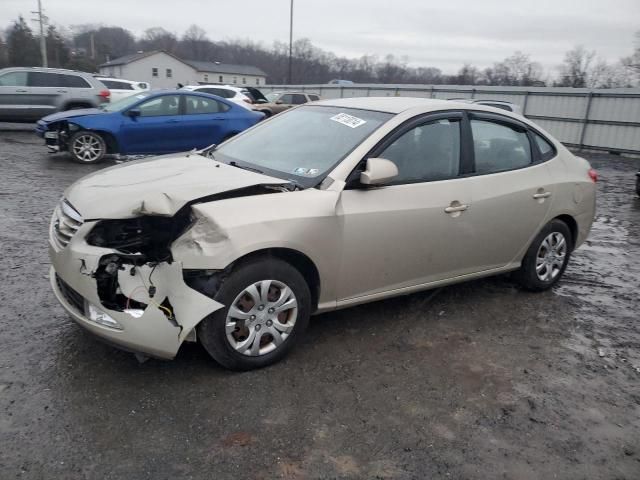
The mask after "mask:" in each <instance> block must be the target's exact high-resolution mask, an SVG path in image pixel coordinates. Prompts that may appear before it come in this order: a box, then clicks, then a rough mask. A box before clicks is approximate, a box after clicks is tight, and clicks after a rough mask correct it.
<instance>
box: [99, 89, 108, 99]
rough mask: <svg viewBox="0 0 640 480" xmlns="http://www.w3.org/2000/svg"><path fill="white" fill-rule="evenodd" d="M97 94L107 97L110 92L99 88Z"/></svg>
mask: <svg viewBox="0 0 640 480" xmlns="http://www.w3.org/2000/svg"><path fill="white" fill-rule="evenodd" d="M98 96H99V97H102V98H109V97H110V96H111V92H110V91H109V90H101V91H100V93H99V94H98Z"/></svg>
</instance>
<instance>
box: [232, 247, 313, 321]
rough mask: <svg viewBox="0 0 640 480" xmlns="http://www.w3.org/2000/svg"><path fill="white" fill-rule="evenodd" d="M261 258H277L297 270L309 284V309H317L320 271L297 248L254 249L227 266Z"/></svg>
mask: <svg viewBox="0 0 640 480" xmlns="http://www.w3.org/2000/svg"><path fill="white" fill-rule="evenodd" d="M261 258H277V259H279V260H282V261H284V262H287V263H288V264H289V265H291V266H292V267H293V268H295V269H296V270H298V271H299V272H300V274H301V275H302V276H303V277H304V279H305V281H306V282H307V285H309V291H310V292H311V307H312V308H311V310H312V311H315V310H316V309H317V307H318V302H319V299H320V272H319V271H318V267H316V264H315V263H314V262H313V260H311V259H310V258H309V257H308V256H307V255H305V254H304V253H302V252H301V251H299V250H294V249H292V248H284V247H270V248H264V249H261V250H255V251H253V252H250V253H247V254H245V255H243V256H241V257H239V258H237V259H236V260H234V261H233V263H232V264H231V265H230V266H229V267H227V268H228V269H233V267H234V266H235V265H237V264H239V263H244V262H247V261H251V260H256V259H261Z"/></svg>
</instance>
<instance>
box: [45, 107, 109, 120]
mask: <svg viewBox="0 0 640 480" xmlns="http://www.w3.org/2000/svg"><path fill="white" fill-rule="evenodd" d="M101 114H108V112H105V111H104V110H100V109H99V108H79V109H77V110H66V111H64V112H58V113H52V114H51V115H47V116H46V117H43V118H42V121H43V122H46V123H51V122H59V121H60V120H69V119H70V118H74V117H85V116H87V115H101Z"/></svg>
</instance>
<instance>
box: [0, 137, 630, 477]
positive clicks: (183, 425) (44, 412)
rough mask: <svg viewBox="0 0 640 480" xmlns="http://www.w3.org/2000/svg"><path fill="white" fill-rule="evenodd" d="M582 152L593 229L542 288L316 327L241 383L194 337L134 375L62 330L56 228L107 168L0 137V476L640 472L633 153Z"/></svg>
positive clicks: (444, 294)
mask: <svg viewBox="0 0 640 480" xmlns="http://www.w3.org/2000/svg"><path fill="white" fill-rule="evenodd" d="M585 156H586V155H585ZM588 157H589V158H590V160H591V162H592V163H593V165H594V166H595V167H596V168H597V169H598V170H599V172H600V176H601V180H600V182H599V183H598V188H599V201H598V216H597V221H596V223H595V225H594V227H593V231H592V233H591V236H590V239H589V241H588V242H587V244H586V245H584V246H583V247H582V248H581V249H580V250H578V251H577V252H576V253H575V256H574V258H573V261H572V263H571V265H570V266H569V269H568V270H567V273H566V275H565V278H564V280H563V281H562V282H561V284H560V285H559V286H558V287H557V288H555V289H554V290H553V291H551V292H547V293H543V294H531V293H526V292H522V291H519V290H518V289H516V288H515V286H514V285H513V284H512V283H511V282H510V281H509V279H508V278H494V279H490V280H484V281H476V282H473V283H469V284H465V285H459V286H454V287H450V288H444V289H441V290H439V291H437V292H435V293H434V292H426V293H421V294H416V295H412V296H408V297H403V298H398V299H394V300H389V301H383V302H378V303H375V304H371V305H367V306H362V307H357V308H352V309H349V310H344V311H340V312H337V313H331V314H326V315H322V316H319V317H315V318H314V319H312V322H311V327H310V329H309V331H308V335H307V337H306V341H305V342H304V344H303V345H302V346H301V348H298V349H297V350H295V351H294V352H293V354H292V355H291V356H289V357H288V358H287V359H286V360H285V361H284V362H282V363H280V364H278V365H275V366H273V367H271V368H268V369H265V370H261V371H255V372H250V373H243V374H237V373H230V372H228V371H226V370H223V369H222V368H219V367H218V366H217V365H216V364H215V363H214V362H213V361H212V360H210V359H209V357H208V356H207V355H206V354H205V352H204V350H203V349H202V348H201V347H200V346H198V345H186V346H184V347H183V348H182V350H181V352H180V354H179V356H178V357H177V359H176V360H175V361H172V362H162V361H155V360H150V361H148V362H146V363H144V364H138V362H137V361H136V360H135V358H134V357H133V356H132V355H131V354H127V353H123V352H120V351H118V350H114V349H113V348H111V347H109V346H106V345H103V344H102V343H99V342H98V341H97V340H95V339H94V338H92V337H91V336H89V335H88V334H86V333H85V332H84V331H83V330H81V329H80V328H79V327H77V326H76V325H75V324H73V323H72V322H71V321H70V319H69V318H67V316H66V315H65V313H64V312H63V310H62V308H61V307H59V306H58V305H57V303H56V301H55V300H54V297H53V294H52V293H51V292H50V289H49V284H48V281H47V279H46V274H47V271H48V257H47V230H48V223H49V216H50V213H51V211H52V209H53V207H54V205H55V203H56V202H57V201H58V200H59V198H60V196H61V193H62V191H63V189H64V188H65V187H66V186H67V185H68V184H69V183H71V182H73V181H74V180H75V179H77V178H79V177H81V176H83V175H85V174H87V173H89V172H91V171H93V170H96V169H98V168H104V167H106V166H108V165H110V163H109V162H107V163H104V164H102V165H100V166H97V167H88V166H83V165H77V164H74V163H71V162H70V161H69V160H68V158H66V157H65V156H64V155H57V156H50V155H48V154H46V153H45V149H44V147H43V146H42V145H41V142H40V141H39V140H38V139H37V138H36V137H35V136H33V135H32V134H31V133H30V132H28V131H20V127H14V128H13V129H12V130H9V131H8V130H6V129H5V131H2V132H0V178H1V179H2V180H1V183H0V244H1V246H2V249H1V252H2V257H1V258H0V269H1V270H2V284H1V287H0V329H1V332H2V333H1V334H0V478H2V479H13V478H29V479H52V478H64V479H67V480H71V479H97V478H99V479H158V480H159V479H177V478H180V479H191V478H194V479H212V478H215V479H223V478H225V479H226V478H235V479H273V478H287V479H330V478H340V479H342V478H345V479H352V478H354V479H355V478H358V479H360V478H377V479H428V478H453V479H497V478H506V479H542V478H544V479H550V478H559V479H589V480H595V479H629V480H631V479H638V478H640V300H639V298H638V291H639V287H640V240H639V233H640V200H639V199H638V198H636V197H635V194H634V192H633V182H634V181H635V177H634V175H633V173H634V171H635V170H637V169H638V168H639V167H640V161H639V160H637V159H628V158H621V157H616V156H609V155H588ZM105 201H108V197H105Z"/></svg>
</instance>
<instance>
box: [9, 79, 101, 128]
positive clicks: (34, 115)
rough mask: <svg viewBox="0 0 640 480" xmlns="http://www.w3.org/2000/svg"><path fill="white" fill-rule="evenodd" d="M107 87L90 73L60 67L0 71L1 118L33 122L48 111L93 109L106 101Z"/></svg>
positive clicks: (48, 112)
mask: <svg viewBox="0 0 640 480" xmlns="http://www.w3.org/2000/svg"><path fill="white" fill-rule="evenodd" d="M109 95H110V93H109V90H108V89H107V88H106V87H105V86H104V85H103V84H102V83H101V82H100V81H99V80H96V79H95V78H93V77H92V76H91V75H90V74H88V73H84V72H76V71H74V70H63V69H59V68H36V67H11V68H3V69H1V70H0V121H2V122H35V121H37V120H38V119H40V118H42V117H44V116H46V115H49V114H51V113H55V112H60V111H62V110H71V109H77V108H93V107H97V106H99V105H100V104H102V103H105V102H108V101H109Z"/></svg>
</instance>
